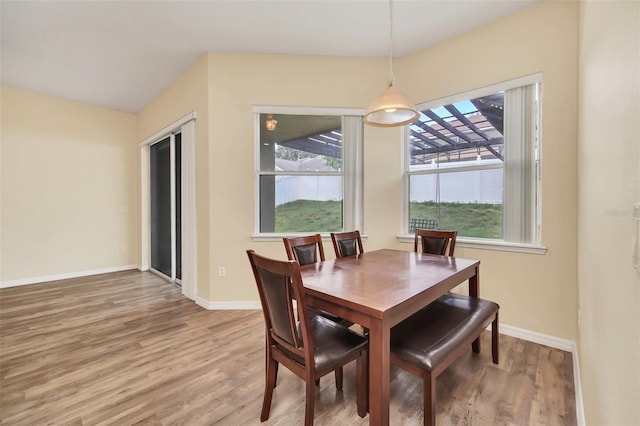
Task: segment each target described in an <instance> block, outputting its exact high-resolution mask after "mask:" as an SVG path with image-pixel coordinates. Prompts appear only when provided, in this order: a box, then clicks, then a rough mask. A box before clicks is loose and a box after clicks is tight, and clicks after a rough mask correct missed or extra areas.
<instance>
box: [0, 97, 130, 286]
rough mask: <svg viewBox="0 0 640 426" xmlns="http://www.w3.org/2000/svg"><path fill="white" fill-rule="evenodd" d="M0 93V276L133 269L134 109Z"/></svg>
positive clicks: (15, 278) (5, 278) (7, 278)
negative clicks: (126, 110) (0, 214)
mask: <svg viewBox="0 0 640 426" xmlns="http://www.w3.org/2000/svg"><path fill="white" fill-rule="evenodd" d="M0 98H1V102H2V116H1V120H2V121H1V124H2V129H1V139H2V193H1V203H2V219H1V227H0V229H1V230H2V231H1V232H2V235H1V238H2V251H1V271H0V280H1V281H2V282H3V283H5V282H11V281H21V280H28V279H34V278H37V277H49V276H55V275H64V274H76V273H80V272H86V271H95V270H101V269H106V268H117V267H123V266H129V265H137V252H138V241H139V239H138V238H137V236H136V233H137V227H138V222H137V213H136V212H137V203H138V188H137V185H136V149H135V138H136V117H135V115H132V114H125V113H121V112H116V111H111V110H107V109H103V108H97V107H93V106H89V105H86V104H82V103H79V102H72V101H65V100H61V99H57V98H52V97H49V96H45V95H41V94H38V93H34V92H29V91H24V90H19V89H15V88H12V87H7V86H3V87H2V88H1V92H0ZM123 208H124V209H126V212H122V211H121V209H123ZM122 244H124V249H122V247H121V245H122Z"/></svg>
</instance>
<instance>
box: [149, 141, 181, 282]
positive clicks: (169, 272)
mask: <svg viewBox="0 0 640 426" xmlns="http://www.w3.org/2000/svg"><path fill="white" fill-rule="evenodd" d="M181 151H182V150H181V134H180V133H176V134H172V135H170V136H169V137H167V138H165V139H163V140H161V141H159V142H156V143H154V144H153V145H151V146H150V148H149V159H150V163H149V166H150V167H149V168H150V176H149V177H150V196H151V199H150V210H151V223H150V225H151V269H152V270H154V271H156V272H158V273H160V274H162V275H164V276H166V277H167V278H168V279H170V280H171V281H174V282H176V283H178V284H179V283H180V281H181V278H182V262H181V258H182V250H181V246H182V242H181V240H182V238H181V215H182V212H181V190H180V188H181V181H180V180H181V179H180V176H181V167H180V164H181Z"/></svg>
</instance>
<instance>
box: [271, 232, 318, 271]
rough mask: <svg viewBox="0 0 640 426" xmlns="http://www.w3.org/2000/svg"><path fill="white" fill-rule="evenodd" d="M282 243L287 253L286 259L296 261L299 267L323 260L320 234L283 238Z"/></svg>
mask: <svg viewBox="0 0 640 426" xmlns="http://www.w3.org/2000/svg"><path fill="white" fill-rule="evenodd" d="M282 241H283V242H284V248H285V250H286V251H287V258H288V259H289V260H297V261H298V263H299V264H300V266H302V265H308V264H310V263H316V262H319V261H321V260H325V258H324V248H323V247H322V237H321V236H320V234H314V235H306V236H304V237H292V238H283V239H282ZM318 255H319V256H318Z"/></svg>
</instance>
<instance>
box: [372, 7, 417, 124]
mask: <svg viewBox="0 0 640 426" xmlns="http://www.w3.org/2000/svg"><path fill="white" fill-rule="evenodd" d="M418 117H419V114H418V112H417V111H416V106H415V104H414V103H413V102H411V100H410V99H409V98H408V97H407V96H406V95H405V94H404V93H402V92H401V91H399V90H398V89H396V87H395V81H394V77H393V0H389V83H388V84H387V90H385V91H384V92H382V94H381V95H380V96H378V97H377V98H376V99H374V101H373V102H371V104H369V107H368V108H367V111H366V112H365V115H364V122H365V123H366V124H369V125H371V126H378V127H393V126H403V125H405V124H409V123H411V122H413V121H415V120H416V119H417V118H418Z"/></svg>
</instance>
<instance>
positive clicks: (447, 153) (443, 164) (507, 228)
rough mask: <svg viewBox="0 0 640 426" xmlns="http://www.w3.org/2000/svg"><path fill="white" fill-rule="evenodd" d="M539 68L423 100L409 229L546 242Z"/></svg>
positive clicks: (411, 169)
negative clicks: (541, 222) (541, 221)
mask: <svg viewBox="0 0 640 426" xmlns="http://www.w3.org/2000/svg"><path fill="white" fill-rule="evenodd" d="M539 90H540V77H539V75H536V76H532V77H528V78H524V79H520V80H518V81H514V82H511V83H506V84H502V85H499V86H492V87H490V88H486V89H481V90H476V91H473V92H469V93H464V94H461V95H457V96H452V97H449V98H445V99H440V100H437V101H434V102H429V103H425V104H423V105H419V106H418V109H419V110H420V111H421V113H420V118H419V119H418V120H416V121H415V122H414V123H412V124H411V125H410V126H408V133H407V139H406V147H407V150H406V153H407V155H406V159H407V161H406V167H405V196H406V198H405V199H406V200H407V201H406V204H405V211H406V214H405V223H404V226H403V228H404V230H405V232H407V233H409V234H412V233H413V232H414V229H415V228H416V227H418V228H436V229H447V230H448V229H451V230H457V231H458V236H459V237H463V238H464V237H471V238H482V239H490V240H501V241H505V242H512V243H525V244H537V243H539V228H540V226H539V204H540V203H539V174H538V166H539V130H540V129H539Z"/></svg>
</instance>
